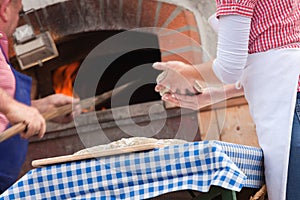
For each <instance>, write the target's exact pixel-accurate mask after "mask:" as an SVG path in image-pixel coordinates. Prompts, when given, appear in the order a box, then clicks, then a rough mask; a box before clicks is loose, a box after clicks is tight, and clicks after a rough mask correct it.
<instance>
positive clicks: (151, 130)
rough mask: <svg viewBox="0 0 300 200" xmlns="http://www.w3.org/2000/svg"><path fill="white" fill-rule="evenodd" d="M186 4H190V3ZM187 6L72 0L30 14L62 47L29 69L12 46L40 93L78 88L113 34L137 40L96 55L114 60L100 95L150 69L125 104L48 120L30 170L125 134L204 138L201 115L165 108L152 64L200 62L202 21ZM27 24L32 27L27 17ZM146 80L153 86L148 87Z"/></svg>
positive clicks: (33, 145) (85, 87)
mask: <svg viewBox="0 0 300 200" xmlns="http://www.w3.org/2000/svg"><path fill="white" fill-rule="evenodd" d="M179 2H185V3H183V4H189V3H188V2H189V1H179ZM183 4H182V3H168V2H166V1H158V0H120V1H119V0H110V1H107V0H89V1H85V0H69V1H63V2H60V3H56V4H53V5H49V6H47V7H45V8H40V9H37V10H33V11H31V12H29V13H28V15H27V16H28V17H29V19H30V22H31V24H32V26H33V28H34V32H35V33H36V34H38V33H40V32H41V31H44V30H47V31H49V33H50V34H51V36H52V38H53V40H54V41H55V44H56V46H57V49H58V52H59V56H58V57H56V58H54V59H52V60H49V61H46V62H44V63H43V65H42V66H34V67H31V68H29V69H26V70H21V69H20V67H18V62H17V60H16V57H15V52H14V51H13V49H11V50H10V58H11V60H12V62H13V63H14V66H16V68H17V69H19V70H20V71H22V72H23V73H25V74H28V75H30V76H31V77H32V78H33V92H32V98H34V99H37V98H40V97H44V96H47V95H49V94H53V93H55V92H65V93H66V94H70V93H69V92H70V91H71V93H72V88H71V89H70V88H67V91H65V89H66V86H67V85H70V81H71V85H72V83H73V82H72V81H74V79H75V78H76V73H77V72H78V70H79V69H81V68H80V67H81V66H82V64H83V63H84V62H85V60H86V57H87V56H89V55H90V53H91V51H92V50H93V49H95V48H96V47H97V46H99V44H101V43H103V42H104V41H106V40H107V39H109V38H111V37H114V36H116V35H118V34H122V33H126V32H128V31H130V35H131V36H132V38H135V40H132V41H131V40H126V39H125V40H124V41H120V43H117V45H115V46H113V47H112V48H107V49H106V51H105V52H103V51H100V53H97V54H96V56H95V55H94V56H95V57H97V60H99V59H100V60H101V61H102V62H104V61H103V60H105V59H112V60H113V62H111V63H110V64H109V68H107V69H108V70H106V71H105V73H104V72H103V74H104V75H103V76H102V77H101V79H100V81H99V85H97V87H96V88H95V92H94V93H93V94H94V95H96V94H101V93H102V92H104V91H107V90H110V89H112V88H113V87H114V85H115V84H116V82H118V80H119V79H120V78H121V77H122V75H123V74H124V73H126V72H128V71H131V70H133V69H134V68H135V67H136V66H143V67H144V68H143V70H145V71H143V72H144V73H143V74H146V75H147V76H145V77H138V75H137V76H133V77H131V80H133V81H137V82H136V87H137V86H142V87H138V91H137V92H136V93H134V94H133V97H132V98H131V99H130V101H129V103H128V102H127V101H125V102H122V101H120V102H119V103H117V104H114V105H111V104H110V103H109V101H108V102H106V103H104V104H103V105H99V106H98V107H97V108H96V111H95V112H92V113H89V112H86V113H84V114H82V115H81V116H79V117H78V118H77V119H76V123H75V122H74V123H70V124H63V125H62V124H55V123H48V125H47V133H46V135H45V137H44V138H43V139H41V140H38V139H36V138H32V139H31V140H30V145H29V152H28V157H27V161H26V163H25V166H24V167H23V173H24V172H26V171H28V170H29V169H31V161H32V160H34V159H38V158H45V157H53V156H59V155H66V154H71V153H74V152H75V151H78V150H80V149H82V148H84V147H88V146H93V145H97V144H103V143H107V142H110V141H114V140H118V139H121V138H122V137H130V136H146V137H147V136H148V137H155V138H181V139H186V140H189V141H193V140H200V131H199V129H198V127H199V126H198V125H199V124H198V112H195V111H191V110H186V109H180V108H175V107H173V106H172V105H165V103H164V102H162V101H160V96H159V94H157V93H156V92H154V86H155V78H156V76H157V75H158V73H159V72H157V71H155V70H153V69H152V68H151V65H152V63H154V62H156V61H170V60H180V61H184V62H188V63H192V64H197V63H201V62H202V59H203V55H204V54H203V51H202V48H201V42H202V41H201V38H200V32H201V31H200V30H199V25H198V23H199V22H197V20H196V16H195V12H194V11H193V10H191V9H188V8H187V7H186V6H183ZM21 24H24V20H22V19H21V20H20V25H21ZM149 27H151V28H149ZM12 42H13V41H12V40H11V43H12ZM145 44H146V45H145ZM118 45H119V46H118ZM123 45H124V46H127V45H129V46H130V45H133V47H134V48H135V49H136V50H134V51H130V52H125V51H124V52H123V51H122V48H120V47H122V46H123ZM144 46H146V47H150V48H143V47H144ZM10 47H12V45H10ZM138 47H141V48H138ZM120 49H121V50H120ZM92 60H93V58H92ZM100 69H101V66H99V65H98V68H86V69H85V70H86V72H83V73H87V74H86V77H90V76H93V75H94V73H95V72H97V70H100ZM95 70H96V71H95ZM101 70H102V69H101ZM68 71H71V72H68ZM59 76H62V77H61V78H58V77H59ZM145 79H147V81H146V83H147V84H144V85H143V83H144V82H143V81H145ZM66 81H67V82H66ZM68 81H69V82H68ZM138 81H141V82H138ZM80 85H82V87H81V88H78V90H77V91H76V95H78V96H80V97H81V98H82V99H84V98H86V97H88V96H89V95H90V93H89V92H88V91H89V88H90V87H93V86H91V85H89V83H88V81H84V80H83V81H82V83H81V84H80ZM62 86H63V87H62ZM61 88H64V89H61ZM117 99H122V94H120V95H119V97H117ZM127 104H129V106H126V105H127Z"/></svg>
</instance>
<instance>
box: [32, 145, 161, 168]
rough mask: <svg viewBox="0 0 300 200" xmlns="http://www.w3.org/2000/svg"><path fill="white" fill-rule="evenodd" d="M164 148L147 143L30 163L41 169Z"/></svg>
mask: <svg viewBox="0 0 300 200" xmlns="http://www.w3.org/2000/svg"><path fill="white" fill-rule="evenodd" d="M161 147H164V145H163V144H156V143H149V144H139V145H133V146H127V147H119V148H116V149H107V150H103V151H99V152H86V153H83V154H79V155H76V154H71V155H65V156H57V157H52V158H43V159H37V160H33V161H32V162H31V165H32V166H33V167H43V166H46V165H53V164H58V163H66V162H73V161H78V160H86V159H92V158H100V157H106V156H113V155H120V154H125V153H134V152H139V151H147V150H152V149H155V148H161Z"/></svg>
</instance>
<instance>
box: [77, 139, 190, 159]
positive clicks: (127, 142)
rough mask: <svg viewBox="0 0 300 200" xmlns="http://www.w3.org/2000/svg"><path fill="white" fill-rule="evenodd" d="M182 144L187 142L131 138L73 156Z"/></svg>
mask: <svg viewBox="0 0 300 200" xmlns="http://www.w3.org/2000/svg"><path fill="white" fill-rule="evenodd" d="M184 143H187V141H185V140H180V139H155V138H147V137H131V138H122V139H120V140H117V141H114V142H111V143H108V144H103V145H98V146H93V147H90V148H86V149H82V150H80V151H77V152H76V153H74V155H81V154H86V153H97V152H101V151H105V150H110V149H117V148H122V147H128V146H134V145H143V144H160V145H163V146H171V145H177V144H184Z"/></svg>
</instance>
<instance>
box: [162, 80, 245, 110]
mask: <svg viewBox="0 0 300 200" xmlns="http://www.w3.org/2000/svg"><path fill="white" fill-rule="evenodd" d="M242 95H243V89H242V88H240V89H237V88H236V87H235V85H234V84H232V85H225V86H224V87H210V88H205V89H203V90H202V93H201V94H198V95H193V96H190V95H180V94H170V93H166V94H164V95H163V96H162V100H164V101H168V102H171V103H173V104H174V105H175V106H178V107H183V108H189V109H192V110H199V109H201V108H203V107H206V106H209V105H212V104H215V103H218V102H221V101H224V100H226V99H229V98H233V97H238V96H242Z"/></svg>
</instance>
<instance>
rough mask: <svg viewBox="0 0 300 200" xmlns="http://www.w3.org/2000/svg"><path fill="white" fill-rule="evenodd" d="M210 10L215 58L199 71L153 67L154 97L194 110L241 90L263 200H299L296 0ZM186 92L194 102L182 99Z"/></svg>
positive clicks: (241, 1)
mask: <svg viewBox="0 0 300 200" xmlns="http://www.w3.org/2000/svg"><path fill="white" fill-rule="evenodd" d="M216 4H217V13H216V16H217V18H218V21H219V24H218V47H217V56H216V59H214V60H213V61H210V62H206V63H203V64H200V65H189V64H186V63H182V62H177V61H171V62H159V63H154V64H153V67H154V68H155V69H158V70H162V71H163V72H162V74H161V75H160V76H159V78H158V83H157V86H156V91H164V92H163V93H162V99H163V100H165V101H171V102H175V103H177V105H179V106H185V107H190V108H193V109H196V108H199V107H201V105H202V104H203V103H205V102H203V101H202V100H205V98H206V103H207V102H209V101H213V102H218V101H220V100H223V99H225V98H228V97H230V96H234V95H235V94H236V93H241V92H243V91H242V90H241V89H239V88H240V86H242V87H243V88H244V94H245V97H246V99H247V101H248V104H249V109H250V112H251V115H252V118H253V120H254V122H255V124H256V131H257V135H258V139H259V144H260V146H261V148H262V149H263V151H264V162H265V163H264V164H265V177H266V184H267V188H268V197H269V199H270V200H284V199H300V192H299V190H298V189H297V187H296V186H298V185H299V180H300V163H299V160H300V159H298V161H297V159H296V158H295V152H296V151H297V150H298V149H299V147H296V146H295V145H297V146H299V144H300V135H299V134H300V127H299V122H298V121H297V120H298V119H296V118H294V127H293V133H292V125H293V116H294V110H295V103H296V98H295V97H296V92H297V83H298V78H299V74H300V59H299V58H300V5H299V4H300V3H299V0H288V1H287V0H277V1H274V0H216ZM195 82H197V83H200V84H201V85H202V86H203V87H204V88H203V90H202V94H199V87H198V89H197V90H195V89H196V87H194V86H195ZM224 84H225V85H224ZM226 84H227V85H226ZM230 84H231V85H230ZM198 86H199V84H198ZM236 86H239V87H236ZM218 88H219V89H218ZM220 88H222V89H220ZM166 91H167V92H166ZM186 91H189V93H191V92H193V93H194V94H195V96H188V95H185V93H186ZM220 91H221V92H220ZM197 92H198V93H197ZM205 95H206V96H205ZM226 95H229V96H226ZM208 97H210V98H208ZM197 102H199V104H198V105H197ZM192 104H194V105H192ZM299 110H300V108H299ZM295 119H296V120H295ZM297 123H298V125H297ZM291 138H292V140H291ZM290 147H291V148H290ZM290 151H291V158H290V159H289V157H290V156H289V154H290ZM298 154H300V153H298ZM296 155H297V153H296ZM289 162H290V164H289ZM288 172H289V175H288ZM286 185H287V187H286Z"/></svg>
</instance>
